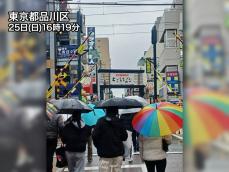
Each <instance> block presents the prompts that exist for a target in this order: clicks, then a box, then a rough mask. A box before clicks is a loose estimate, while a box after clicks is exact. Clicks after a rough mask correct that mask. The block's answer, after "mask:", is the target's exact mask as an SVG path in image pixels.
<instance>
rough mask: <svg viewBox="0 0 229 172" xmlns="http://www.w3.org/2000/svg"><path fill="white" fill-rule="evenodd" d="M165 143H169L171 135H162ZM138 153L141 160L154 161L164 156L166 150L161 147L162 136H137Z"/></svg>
mask: <svg viewBox="0 0 229 172" xmlns="http://www.w3.org/2000/svg"><path fill="white" fill-rule="evenodd" d="M163 138H164V139H165V140H166V142H167V144H171V141H172V138H171V136H168V137H163ZM139 148H140V155H141V158H142V159H143V160H146V161H155V160H162V159H165V158H166V152H165V151H164V150H163V149H162V137H142V136H140V138H139Z"/></svg>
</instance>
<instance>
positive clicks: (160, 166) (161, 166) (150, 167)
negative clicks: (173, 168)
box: [145, 159, 167, 172]
mask: <svg viewBox="0 0 229 172" xmlns="http://www.w3.org/2000/svg"><path fill="white" fill-rule="evenodd" d="M145 164H146V168H147V171H148V172H155V167H156V169H157V172H165V168H166V164H167V161H166V159H163V160H157V161H145Z"/></svg>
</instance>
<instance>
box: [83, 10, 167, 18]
mask: <svg viewBox="0 0 229 172" xmlns="http://www.w3.org/2000/svg"><path fill="white" fill-rule="evenodd" d="M159 11H164V10H154V11H129V12H117V13H101V14H86V15H85V16H89V17H90V16H101V15H119V14H137V13H153V12H159Z"/></svg>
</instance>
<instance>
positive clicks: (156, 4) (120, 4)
mask: <svg viewBox="0 0 229 172" xmlns="http://www.w3.org/2000/svg"><path fill="white" fill-rule="evenodd" d="M47 3H53V2H50V1H48V2H47ZM55 3H57V4H58V3H59V4H60V3H62V2H60V1H56V2H55ZM67 4H69V5H70V4H75V5H103V6H111V5H113V6H116V5H119V6H172V5H173V6H176V5H177V6H178V5H179V6H180V5H183V4H182V3H145V4H144V3H118V2H68V3H67Z"/></svg>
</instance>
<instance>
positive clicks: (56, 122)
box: [46, 114, 64, 139]
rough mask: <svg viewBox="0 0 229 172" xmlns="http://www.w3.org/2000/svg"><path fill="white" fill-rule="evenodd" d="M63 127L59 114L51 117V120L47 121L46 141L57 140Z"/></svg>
mask: <svg viewBox="0 0 229 172" xmlns="http://www.w3.org/2000/svg"><path fill="white" fill-rule="evenodd" d="M63 127H64V121H63V118H62V116H61V115H60V114H55V115H53V117H52V119H48V122H47V129H46V135H47V139H57V137H58V135H59V132H60V130H61V129H62V128H63Z"/></svg>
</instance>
